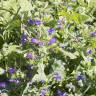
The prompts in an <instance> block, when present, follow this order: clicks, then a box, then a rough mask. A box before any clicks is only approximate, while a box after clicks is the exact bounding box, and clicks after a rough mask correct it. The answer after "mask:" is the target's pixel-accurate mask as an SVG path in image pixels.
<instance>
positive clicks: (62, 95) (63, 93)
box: [57, 90, 68, 96]
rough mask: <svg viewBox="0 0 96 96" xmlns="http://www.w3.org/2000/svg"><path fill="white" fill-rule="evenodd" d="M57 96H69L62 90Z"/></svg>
mask: <svg viewBox="0 0 96 96" xmlns="http://www.w3.org/2000/svg"><path fill="white" fill-rule="evenodd" d="M57 94H58V95H59V96H68V95H67V93H66V92H61V91H60V90H57Z"/></svg>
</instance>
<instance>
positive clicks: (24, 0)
mask: <svg viewBox="0 0 96 96" xmlns="http://www.w3.org/2000/svg"><path fill="white" fill-rule="evenodd" d="M19 4H20V7H21V11H30V10H32V5H31V2H29V1H28V0H19Z"/></svg>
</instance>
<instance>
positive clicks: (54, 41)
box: [48, 38, 57, 45]
mask: <svg viewBox="0 0 96 96" xmlns="http://www.w3.org/2000/svg"><path fill="white" fill-rule="evenodd" d="M56 41H57V39H56V38H52V39H51V40H50V41H49V43H48V44H49V45H52V44H54V43H56Z"/></svg>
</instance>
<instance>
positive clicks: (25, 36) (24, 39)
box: [21, 33, 27, 45]
mask: <svg viewBox="0 0 96 96" xmlns="http://www.w3.org/2000/svg"><path fill="white" fill-rule="evenodd" d="M26 42H27V34H26V33H23V34H22V37H21V43H22V45H25V44H26Z"/></svg>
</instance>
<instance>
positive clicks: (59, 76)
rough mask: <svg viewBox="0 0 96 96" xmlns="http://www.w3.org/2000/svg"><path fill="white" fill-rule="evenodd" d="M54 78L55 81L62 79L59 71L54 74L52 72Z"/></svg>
mask: <svg viewBox="0 0 96 96" xmlns="http://www.w3.org/2000/svg"><path fill="white" fill-rule="evenodd" d="M54 79H55V80H56V81H61V80H62V78H61V75H60V74H59V73H55V74H54Z"/></svg>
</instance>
